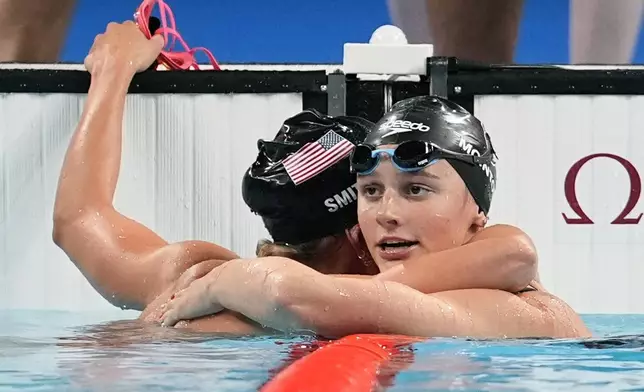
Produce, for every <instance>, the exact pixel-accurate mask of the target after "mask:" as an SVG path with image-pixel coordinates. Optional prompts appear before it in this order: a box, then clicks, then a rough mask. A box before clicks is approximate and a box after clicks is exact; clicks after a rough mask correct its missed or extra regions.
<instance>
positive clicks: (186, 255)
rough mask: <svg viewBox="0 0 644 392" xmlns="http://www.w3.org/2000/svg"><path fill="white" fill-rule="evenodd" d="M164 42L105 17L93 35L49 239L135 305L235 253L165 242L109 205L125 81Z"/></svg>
mask: <svg viewBox="0 0 644 392" xmlns="http://www.w3.org/2000/svg"><path fill="white" fill-rule="evenodd" d="M162 46H163V39H162V38H161V37H154V38H153V39H151V40H148V39H146V38H145V36H143V34H142V33H141V32H140V31H139V29H138V27H137V26H136V25H135V24H134V23H132V22H125V23H123V24H116V23H111V24H110V25H108V27H107V30H106V32H105V33H104V34H102V35H99V36H98V37H97V38H96V40H95V41H94V45H93V46H92V49H91V51H90V54H89V55H88V56H87V58H86V59H85V66H86V67H87V69H88V71H89V72H90V74H91V84H90V88H89V93H88V96H87V101H86V103H85V107H84V110H83V114H82V117H81V119H80V122H79V124H78V127H77V128H76V131H75V132H74V135H73V137H72V140H71V142H70V145H69V148H68V150H67V154H66V156H65V161H64V163H63V167H62V170H61V175H60V179H59V183H58V191H57V194H56V202H55V207H54V230H53V239H54V242H55V243H56V244H57V245H58V246H59V247H60V248H61V249H63V250H64V251H65V253H66V254H67V255H68V256H69V258H70V259H71V260H72V261H73V262H74V263H75V264H76V266H77V267H78V268H79V269H80V270H81V272H82V273H83V274H84V275H85V277H86V278H87V279H88V280H89V281H90V283H91V284H92V285H93V286H94V287H95V288H96V289H97V291H99V292H100V293H101V295H102V296H103V297H104V298H105V299H107V300H108V301H110V302H111V303H112V304H114V305H116V306H121V307H124V308H133V309H138V310H141V309H143V308H144V307H145V305H147V304H148V303H150V302H151V301H152V300H153V299H154V298H155V297H156V296H157V295H158V294H160V293H161V292H162V291H163V290H164V289H165V288H166V287H167V286H168V285H169V284H170V282H171V281H172V280H173V279H174V278H175V277H177V276H178V275H179V274H180V272H181V271H183V270H185V269H186V268H188V267H189V266H190V265H192V264H194V263H195V262H198V261H201V260H205V259H215V258H220V259H224V260H228V259H231V258H234V257H235V255H234V254H233V253H232V252H230V251H228V250H225V249H223V248H221V247H218V246H216V245H213V244H210V243H205V242H200V241H191V242H184V243H177V244H172V245H169V244H168V243H167V242H166V241H165V240H163V239H162V238H161V237H159V236H158V235H157V234H155V233H154V232H153V231H151V230H150V229H148V228H146V227H145V226H143V225H142V224H140V223H138V222H136V221H134V220H131V219H129V218H127V217H125V216H123V215H121V214H120V213H119V212H118V211H116V210H115V209H114V207H113V205H112V200H113V197H114V192H115V189H116V184H117V180H118V176H119V169H120V165H121V137H122V136H121V127H122V122H123V111H124V106H125V99H126V94H127V90H128V87H129V84H130V82H131V80H132V78H133V76H134V74H135V73H136V72H139V71H142V70H144V69H146V68H147V67H148V66H149V65H150V64H151V63H152V62H153V61H154V59H155V58H156V57H157V56H158V54H159V51H160V50H161V48H162Z"/></svg>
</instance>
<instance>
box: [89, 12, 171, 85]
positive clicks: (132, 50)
mask: <svg viewBox="0 0 644 392" xmlns="http://www.w3.org/2000/svg"><path fill="white" fill-rule="evenodd" d="M163 46H164V41H163V37H162V36H160V35H155V36H153V37H152V38H151V39H147V38H146V37H145V35H143V33H142V32H141V30H139V27H138V26H137V25H136V24H135V23H134V22H132V21H127V22H124V23H110V24H108V25H107V29H106V30H105V33H103V34H99V35H98V36H96V39H95V40H94V44H93V45H92V48H91V49H90V51H89V54H88V55H87V57H85V68H86V69H87V70H88V71H89V73H90V74H93V73H94V72H96V70H97V69H99V68H100V67H122V68H124V69H125V70H127V71H129V72H131V73H132V75H133V74H134V73H136V72H141V71H144V70H146V69H148V67H149V66H150V65H151V64H152V63H153V62H154V61H155V60H156V58H157V57H158V56H159V53H161V49H163Z"/></svg>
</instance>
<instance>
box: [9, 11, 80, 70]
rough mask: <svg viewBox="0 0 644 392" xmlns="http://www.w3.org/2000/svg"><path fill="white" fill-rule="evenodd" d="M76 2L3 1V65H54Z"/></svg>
mask: <svg viewBox="0 0 644 392" xmlns="http://www.w3.org/2000/svg"><path fill="white" fill-rule="evenodd" d="M75 3H76V0H0V62H27V63H41V62H44V63H52V62H56V61H58V58H59V56H60V52H61V50H62V48H63V45H64V43H65V38H66V35H67V28H68V27H69V24H70V21H71V18H72V15H73V12H74V5H75Z"/></svg>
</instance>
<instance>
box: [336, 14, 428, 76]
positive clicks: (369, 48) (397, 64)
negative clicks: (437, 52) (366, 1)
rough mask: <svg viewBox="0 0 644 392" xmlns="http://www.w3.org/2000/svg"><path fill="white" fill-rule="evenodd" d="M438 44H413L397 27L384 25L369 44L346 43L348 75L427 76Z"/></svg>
mask: <svg viewBox="0 0 644 392" xmlns="http://www.w3.org/2000/svg"><path fill="white" fill-rule="evenodd" d="M433 54H434V46H433V45H427V44H409V43H407V37H406V36H405V34H404V33H403V32H402V30H400V29H399V28H398V27H396V26H392V25H384V26H380V27H378V28H377V29H376V31H374V32H373V34H372V35H371V39H370V40H369V43H368V44H356V43H346V44H344V60H343V67H342V70H343V72H344V73H345V74H380V75H382V74H386V75H426V74H427V58H428V57H432V55H433Z"/></svg>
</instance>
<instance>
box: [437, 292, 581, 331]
mask: <svg viewBox="0 0 644 392" xmlns="http://www.w3.org/2000/svg"><path fill="white" fill-rule="evenodd" d="M430 296H431V297H433V298H435V299H437V300H439V301H440V302H441V303H442V308H443V309H447V310H449V312H447V313H445V312H443V313H444V314H445V316H446V317H451V318H454V319H455V320H458V319H461V318H466V319H467V320H469V322H467V323H461V324H458V327H459V328H462V329H463V330H462V331H461V330H458V331H457V332H461V333H460V335H463V336H472V337H477V336H481V337H493V336H499V337H503V336H505V337H554V338H573V337H587V336H590V333H589V331H588V329H587V328H586V326H585V325H584V323H583V321H582V320H581V318H580V317H579V315H577V313H575V311H574V310H573V309H572V308H570V306H568V304H566V303H565V302H564V301H562V300H561V299H559V298H557V297H555V296H554V295H552V294H548V293H543V292H538V291H531V292H526V293H522V294H512V293H508V292H505V291H500V290H488V289H468V290H454V291H445V292H441V293H435V294H430Z"/></svg>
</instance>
